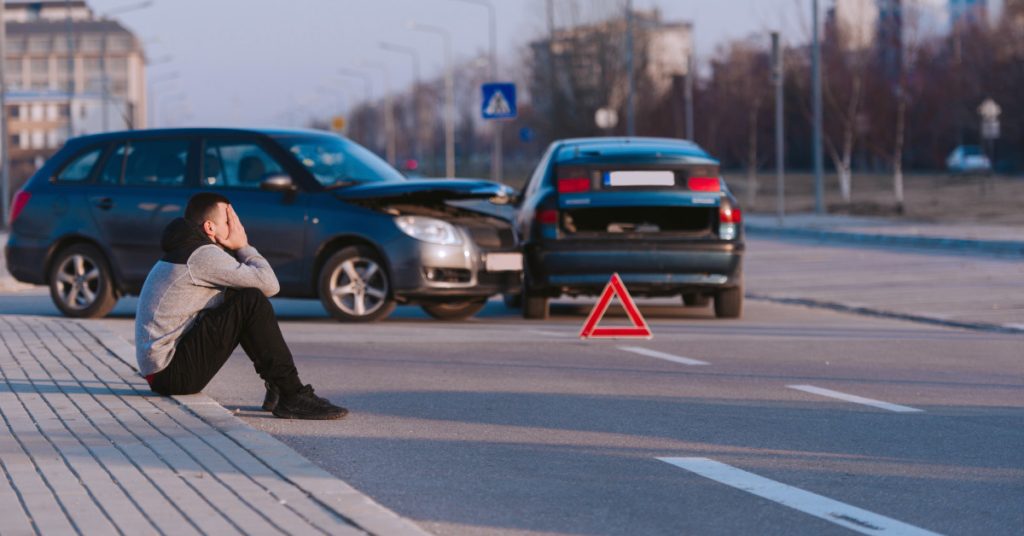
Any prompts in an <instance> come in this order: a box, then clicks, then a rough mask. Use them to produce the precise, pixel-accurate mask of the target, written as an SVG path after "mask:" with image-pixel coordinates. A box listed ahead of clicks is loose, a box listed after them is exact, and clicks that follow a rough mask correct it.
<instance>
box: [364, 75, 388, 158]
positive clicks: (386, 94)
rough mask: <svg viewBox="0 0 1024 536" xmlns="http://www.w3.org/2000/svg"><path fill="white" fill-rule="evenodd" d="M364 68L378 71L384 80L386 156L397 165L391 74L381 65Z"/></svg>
mask: <svg viewBox="0 0 1024 536" xmlns="http://www.w3.org/2000/svg"><path fill="white" fill-rule="evenodd" d="M362 65H363V67H367V68H370V69H377V70H378V71H379V72H380V74H381V75H382V77H383V78H384V138H385V140H386V143H385V145H384V155H385V157H386V158H387V161H388V163H389V164H391V165H392V166H394V165H395V150H396V147H395V106H394V102H393V100H392V95H391V74H390V73H388V68H387V67H385V66H384V65H383V64H381V63H374V62H367V61H364V62H363V63H362Z"/></svg>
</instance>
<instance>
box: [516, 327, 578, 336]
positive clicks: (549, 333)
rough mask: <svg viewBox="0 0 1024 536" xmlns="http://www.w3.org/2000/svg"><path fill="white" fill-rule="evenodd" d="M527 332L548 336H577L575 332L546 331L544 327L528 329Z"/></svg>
mask: <svg viewBox="0 0 1024 536" xmlns="http://www.w3.org/2000/svg"><path fill="white" fill-rule="evenodd" d="M526 331H527V333H533V334H536V335H544V336H547V337H577V335H576V334H575V333H562V332H559V331H544V330H542V329H528V330H526Z"/></svg>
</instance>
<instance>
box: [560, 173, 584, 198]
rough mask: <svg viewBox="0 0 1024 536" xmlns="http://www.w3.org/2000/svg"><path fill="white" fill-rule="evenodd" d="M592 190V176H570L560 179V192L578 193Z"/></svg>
mask: <svg viewBox="0 0 1024 536" xmlns="http://www.w3.org/2000/svg"><path fill="white" fill-rule="evenodd" d="M589 191H590V177H569V178H565V179H558V193H560V194H578V193H580V192H589Z"/></svg>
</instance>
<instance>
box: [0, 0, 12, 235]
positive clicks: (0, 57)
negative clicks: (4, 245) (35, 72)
mask: <svg viewBox="0 0 1024 536" xmlns="http://www.w3.org/2000/svg"><path fill="white" fill-rule="evenodd" d="M4 4H5V0H0V152H2V154H0V180H2V181H3V185H0V186H2V193H0V196H2V197H3V203H2V207H3V211H2V212H3V214H2V216H3V221H0V227H7V226H8V225H9V224H10V222H9V221H8V220H9V219H10V215H11V173H10V169H11V158H10V153H8V150H9V149H10V145H11V144H10V142H9V137H8V136H7V81H6V80H4V73H6V72H7V65H6V59H7V22H6V21H5V20H4V11H5V9H4V8H5V7H6V6H5V5H4Z"/></svg>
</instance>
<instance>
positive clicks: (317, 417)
mask: <svg viewBox="0 0 1024 536" xmlns="http://www.w3.org/2000/svg"><path fill="white" fill-rule="evenodd" d="M345 415H348V410H345V409H343V410H341V411H335V412H330V413H307V414H302V413H291V412H288V411H286V410H283V409H281V408H275V409H274V416H275V417H277V418H279V419H302V420H307V421H333V420H337V419H340V418H342V417H344V416H345Z"/></svg>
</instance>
